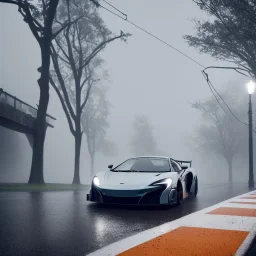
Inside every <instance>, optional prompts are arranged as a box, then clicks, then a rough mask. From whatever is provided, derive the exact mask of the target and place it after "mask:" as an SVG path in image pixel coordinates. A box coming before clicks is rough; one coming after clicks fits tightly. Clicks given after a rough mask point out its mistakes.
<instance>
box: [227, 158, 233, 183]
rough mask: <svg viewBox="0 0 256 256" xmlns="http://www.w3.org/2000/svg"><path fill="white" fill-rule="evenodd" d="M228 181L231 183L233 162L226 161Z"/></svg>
mask: <svg viewBox="0 0 256 256" xmlns="http://www.w3.org/2000/svg"><path fill="white" fill-rule="evenodd" d="M228 181H229V182H233V161H232V160H230V161H228Z"/></svg>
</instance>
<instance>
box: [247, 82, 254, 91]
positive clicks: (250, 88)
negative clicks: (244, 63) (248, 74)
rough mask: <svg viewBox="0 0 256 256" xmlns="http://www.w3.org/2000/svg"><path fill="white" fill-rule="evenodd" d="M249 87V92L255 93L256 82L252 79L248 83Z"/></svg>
mask: <svg viewBox="0 0 256 256" xmlns="http://www.w3.org/2000/svg"><path fill="white" fill-rule="evenodd" d="M247 89H248V93H249V94H253V93H254V90H255V83H254V82H253V81H252V80H251V81H250V82H249V83H248V84H247Z"/></svg>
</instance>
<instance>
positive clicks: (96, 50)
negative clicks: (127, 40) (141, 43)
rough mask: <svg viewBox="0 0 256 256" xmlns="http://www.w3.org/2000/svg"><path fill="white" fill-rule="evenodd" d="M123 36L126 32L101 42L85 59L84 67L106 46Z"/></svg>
mask: <svg viewBox="0 0 256 256" xmlns="http://www.w3.org/2000/svg"><path fill="white" fill-rule="evenodd" d="M122 37H126V34H122V33H121V35H119V36H116V37H113V38H111V39H109V40H106V41H104V42H101V43H100V44H99V45H98V46H97V47H96V48H95V49H94V50H93V51H92V53H91V54H90V55H89V56H88V57H87V58H86V59H85V60H84V63H83V66H82V67H83V68H84V67H86V66H87V65H88V64H89V63H90V61H91V60H92V59H93V58H94V57H95V56H96V55H97V54H98V53H99V52H100V51H101V50H102V49H103V48H104V46H105V45H106V44H108V43H110V42H112V41H114V40H116V39H119V38H122Z"/></svg>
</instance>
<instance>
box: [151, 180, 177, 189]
mask: <svg viewBox="0 0 256 256" xmlns="http://www.w3.org/2000/svg"><path fill="white" fill-rule="evenodd" d="M159 185H166V187H167V188H168V187H170V186H171V185H172V179H170V178H167V179H163V180H158V181H156V182H154V183H152V184H150V186H159Z"/></svg>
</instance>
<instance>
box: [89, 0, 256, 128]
mask: <svg viewBox="0 0 256 256" xmlns="http://www.w3.org/2000/svg"><path fill="white" fill-rule="evenodd" d="M90 1H91V2H93V3H94V4H95V5H96V7H101V8H102V9H105V10H106V11H108V12H110V13H112V14H113V15H115V16H117V17H118V18H120V19H122V20H124V21H126V22H128V23H130V24H131V25H133V26H134V27H136V28H138V29H140V30H141V31H143V32H144V33H146V34H148V35H150V36H151V37H153V38H155V39H156V40H158V41H160V42H162V43H163V44H165V45H167V46H168V47H170V48H172V49H173V50H175V51H176V52H178V53H180V54H181V55H183V56H184V57H186V58H187V59H189V60H191V61H192V62H194V63H195V64H197V65H198V66H200V67H201V68H204V70H203V71H202V73H203V76H204V78H205V79H206V81H207V83H208V86H209V88H210V90H211V92H212V94H213V96H214V97H215V99H216V101H217V102H218V104H219V106H220V107H221V109H222V110H223V111H224V113H225V114H226V115H227V116H228V117H229V118H230V119H231V120H232V118H231V117H230V116H229V114H228V113H227V112H226V110H225V109H224V108H223V107H222V105H221V103H220V102H219V100H218V98H217V96H216V95H215V93H214V91H215V92H216V93H217V95H218V96H219V97H220V99H221V100H222V101H223V102H224V104H225V105H226V107H227V108H228V110H229V111H230V113H231V114H232V116H233V117H234V118H235V119H236V120H237V121H238V122H240V123H242V124H244V125H246V126H249V124H248V123H245V122H243V121H241V120H240V119H239V118H238V117H237V116H236V115H235V114H234V113H233V111H232V110H231V108H230V107H229V106H228V104H227V103H226V101H225V100H224V99H223V98H222V97H221V95H220V94H219V93H218V91H217V90H216V88H215V87H214V86H213V84H212V83H211V81H210V80H209V77H208V74H207V73H206V72H205V70H206V69H207V67H205V66H204V65H202V64H201V63H199V62H198V61H196V60H195V59H193V58H192V57H190V56H188V55H187V54H186V53H184V52H182V51H180V50H179V49H177V48H176V47H174V46H173V45H171V44H169V43H167V42H166V41H164V40H163V39H161V38H159V37H158V36H156V35H154V34H152V33H151V32H149V31H147V30H146V29H144V28H142V27H140V26H139V25H137V24H135V23H134V22H132V21H130V20H128V16H127V14H125V13H123V12H122V11H120V10H119V9H118V8H116V7H115V6H113V5H112V4H110V3H109V2H108V1H106V0H103V1H104V2H105V3H106V4H107V5H109V6H111V7H112V8H113V9H115V10H116V11H118V12H119V13H121V14H122V15H123V16H125V18H124V17H122V16H121V15H119V14H117V13H115V12H113V11H111V10H110V9H108V8H106V7H105V6H102V5H101V4H100V3H99V2H98V1H96V0H90ZM209 68H222V67H209ZM225 68H227V67H225ZM228 69H234V70H235V71H237V70H238V69H240V68H228ZM237 72H238V71H237ZM239 73H240V74H242V75H245V74H243V73H241V72H239ZM253 132H254V133H256V131H254V130H253Z"/></svg>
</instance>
